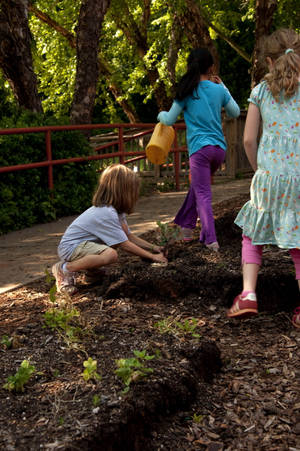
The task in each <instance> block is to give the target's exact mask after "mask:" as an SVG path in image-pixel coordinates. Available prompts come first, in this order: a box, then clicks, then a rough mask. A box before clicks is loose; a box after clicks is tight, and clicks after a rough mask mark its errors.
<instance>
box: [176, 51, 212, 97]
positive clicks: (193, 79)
mask: <svg viewBox="0 0 300 451" xmlns="http://www.w3.org/2000/svg"><path fill="white" fill-rule="evenodd" d="M213 64H214V60H213V57H212V55H211V53H210V52H209V51H208V50H207V49H194V50H192V51H191V53H190V54H189V57H188V60H187V66H188V67H187V72H186V73H185V74H184V75H183V77H182V78H181V80H180V81H179V83H178V87H177V91H176V96H175V99H176V100H183V99H184V98H185V97H187V96H189V95H192V94H193V92H194V90H195V89H196V88H197V86H198V83H199V81H200V76H201V75H205V74H207V72H208V70H209V68H210V67H211V66H212V65H213Z"/></svg>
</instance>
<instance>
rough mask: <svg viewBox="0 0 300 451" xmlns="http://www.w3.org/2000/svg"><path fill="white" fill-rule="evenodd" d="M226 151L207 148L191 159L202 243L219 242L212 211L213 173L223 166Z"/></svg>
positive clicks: (212, 147) (211, 147)
mask: <svg viewBox="0 0 300 451" xmlns="http://www.w3.org/2000/svg"><path fill="white" fill-rule="evenodd" d="M224 158H225V151H224V150H222V149H221V148H219V147H215V146H205V147H203V148H202V149H200V150H199V151H198V152H196V153H194V154H193V155H192V156H191V157H190V169H191V178H192V182H191V188H192V189H193V191H194V194H195V199H196V205H197V212H198V216H199V218H200V221H201V234H200V241H202V242H204V243H205V244H211V243H215V242H217V237H216V231H215V221H214V216H213V211H212V193H211V184H210V177H211V173H212V172H215V171H216V169H217V168H218V167H219V166H220V165H221V164H222V162H223V161H224Z"/></svg>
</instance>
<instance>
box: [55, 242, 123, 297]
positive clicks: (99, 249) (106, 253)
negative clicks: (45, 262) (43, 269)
mask: <svg viewBox="0 0 300 451" xmlns="http://www.w3.org/2000/svg"><path fill="white" fill-rule="evenodd" d="M117 258H118V254H117V252H116V251H115V250H114V249H112V248H110V247H107V246H106V245H104V244H98V243H93V242H91V241H84V242H82V243H80V244H79V245H78V246H77V247H76V249H75V250H74V252H73V254H72V255H71V261H69V262H64V263H63V262H58V263H56V264H55V265H53V266H52V273H53V275H54V277H55V279H56V287H57V291H58V292H66V293H68V294H70V295H73V294H75V293H76V292H77V289H76V287H75V273H76V272H77V271H84V270H93V269H97V268H99V267H103V266H105V265H109V264H111V263H114V262H115V261H117Z"/></svg>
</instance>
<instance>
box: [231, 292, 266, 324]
mask: <svg viewBox="0 0 300 451" xmlns="http://www.w3.org/2000/svg"><path fill="white" fill-rule="evenodd" d="M257 313H258V312H257V299H256V294H255V293H248V294H247V295H246V296H242V294H239V295H238V296H237V297H236V298H235V299H234V301H233V304H232V306H231V308H230V309H229V310H228V311H227V316H228V317H229V318H234V317H237V316H239V317H246V316H252V315H257Z"/></svg>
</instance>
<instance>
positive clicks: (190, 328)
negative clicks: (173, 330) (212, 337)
mask: <svg viewBox="0 0 300 451" xmlns="http://www.w3.org/2000/svg"><path fill="white" fill-rule="evenodd" d="M198 323H199V321H198V320H197V318H189V319H186V320H184V321H181V322H179V321H176V323H175V325H176V327H177V328H178V329H179V330H180V331H181V332H182V333H183V334H191V335H192V337H193V338H200V337H201V335H200V334H197V333H196V332H195V329H196V328H197V327H198V325H199V324H198Z"/></svg>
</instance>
